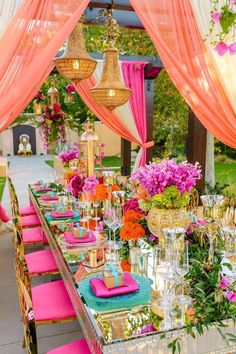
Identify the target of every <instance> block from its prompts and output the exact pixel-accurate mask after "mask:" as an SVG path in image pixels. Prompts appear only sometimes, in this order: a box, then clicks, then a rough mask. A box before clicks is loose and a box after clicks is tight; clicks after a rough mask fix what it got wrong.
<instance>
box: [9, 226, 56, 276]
mask: <svg viewBox="0 0 236 354" xmlns="http://www.w3.org/2000/svg"><path fill="white" fill-rule="evenodd" d="M15 232H16V235H15V251H16V257H18V256H20V257H24V259H25V261H26V264H27V267H28V272H29V276H30V277H35V276H41V275H49V274H50V275H51V274H57V273H58V272H59V270H58V267H57V264H56V261H55V259H54V256H53V253H52V251H51V250H50V249H45V250H41V251H36V252H32V253H28V254H25V249H26V247H27V246H28V245H43V244H44V235H43V231H42V229H41V228H40V227H38V228H37V227H35V228H32V229H22V227H21V225H18V227H16V228H15Z"/></svg>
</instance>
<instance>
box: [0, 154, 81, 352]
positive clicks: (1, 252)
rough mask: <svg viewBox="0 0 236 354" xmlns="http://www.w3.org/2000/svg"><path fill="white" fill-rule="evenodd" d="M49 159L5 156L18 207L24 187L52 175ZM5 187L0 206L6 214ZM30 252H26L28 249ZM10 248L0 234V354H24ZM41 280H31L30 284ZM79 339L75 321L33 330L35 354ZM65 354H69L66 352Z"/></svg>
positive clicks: (8, 240) (24, 201)
mask: <svg viewBox="0 0 236 354" xmlns="http://www.w3.org/2000/svg"><path fill="white" fill-rule="evenodd" d="M48 159H49V156H45V155H44V156H33V157H27V158H23V157H9V161H10V167H9V175H10V177H11V178H12V180H13V183H14V185H15V188H16V192H17V195H18V198H19V203H20V205H21V206H25V205H27V204H28V192H27V185H28V183H31V182H33V181H35V180H38V179H41V178H48V177H52V176H53V169H52V168H51V167H50V166H48V165H47V164H46V163H45V162H44V161H45V160H48ZM7 187H8V186H7V185H6V187H5V191H4V195H3V200H2V204H3V206H4V207H5V208H6V209H7V211H8V213H9V215H11V214H10V203H9V195H8V188H7ZM29 251H30V250H29ZM13 261H14V249H13V244H12V233H7V234H0V354H24V353H26V351H25V350H24V349H23V348H22V340H23V329H22V324H21V319H20V308H19V303H18V294H17V287H16V281H15V273H14V268H13ZM43 280H45V279H35V280H33V282H32V285H33V286H34V285H35V284H38V283H39V281H43ZM80 337H82V333H81V331H80V327H79V323H78V322H77V321H75V322H72V323H67V324H59V325H51V326H49V325H47V326H39V327H38V328H37V338H38V349H39V354H45V353H46V352H47V351H49V350H51V349H53V348H55V347H57V346H60V345H63V344H65V343H68V342H70V341H72V340H75V339H78V338H80ZM68 354H69V353H68Z"/></svg>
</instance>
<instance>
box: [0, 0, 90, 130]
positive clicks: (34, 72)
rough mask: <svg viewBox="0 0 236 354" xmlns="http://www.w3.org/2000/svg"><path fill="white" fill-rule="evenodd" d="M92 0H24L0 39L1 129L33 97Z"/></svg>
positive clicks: (5, 126)
mask: <svg viewBox="0 0 236 354" xmlns="http://www.w3.org/2000/svg"><path fill="white" fill-rule="evenodd" d="M88 3H89V0H70V1H65V0H50V1H42V0H34V1H32V0H24V2H23V4H22V5H21V7H20V9H19V10H18V11H17V13H16V15H15V17H14V18H13V20H12V22H11V23H10V25H9V27H8V29H7V31H6V32H5V34H4V36H3V37H2V38H1V40H0V53H1V63H0V102H1V104H0V131H2V130H4V129H5V128H7V127H8V126H9V125H10V124H11V123H12V122H13V121H14V120H15V118H16V117H17V116H18V115H19V114H20V113H21V112H22V111H23V110H24V108H25V107H26V106H27V105H28V104H29V102H30V101H31V100H32V99H33V97H34V95H35V94H36V92H37V91H38V90H39V88H40V87H41V86H42V84H43V82H44V81H45V79H46V77H47V76H48V75H49V73H50V71H51V69H52V68H53V59H54V57H55V55H56V53H57V52H58V50H59V49H60V47H61V46H62V44H63V43H64V42H65V40H66V38H67V37H68V36H69V34H70V32H71V31H72V29H73V27H74V26H75V24H76V23H77V21H78V20H79V18H80V17H81V15H82V13H83V12H84V10H85V8H86V6H87V5H88Z"/></svg>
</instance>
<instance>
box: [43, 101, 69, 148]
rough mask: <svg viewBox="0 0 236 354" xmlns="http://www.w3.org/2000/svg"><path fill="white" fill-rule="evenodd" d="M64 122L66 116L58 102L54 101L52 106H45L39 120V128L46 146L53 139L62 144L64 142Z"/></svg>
mask: <svg viewBox="0 0 236 354" xmlns="http://www.w3.org/2000/svg"><path fill="white" fill-rule="evenodd" d="M65 123H66V116H65V113H64V112H63V111H62V109H61V106H60V104H59V103H54V104H53V107H52V108H50V107H49V106H46V107H45V111H44V114H43V116H42V118H41V120H40V121H39V128H40V135H41V138H42V140H43V143H44V146H45V147H46V148H48V146H49V144H50V143H53V142H55V141H57V142H61V143H62V144H64V143H65V142H66V133H65Z"/></svg>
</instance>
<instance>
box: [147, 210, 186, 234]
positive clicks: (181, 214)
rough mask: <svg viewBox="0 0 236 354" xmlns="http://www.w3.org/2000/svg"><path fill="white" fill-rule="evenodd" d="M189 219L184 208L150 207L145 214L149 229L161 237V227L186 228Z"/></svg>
mask: <svg viewBox="0 0 236 354" xmlns="http://www.w3.org/2000/svg"><path fill="white" fill-rule="evenodd" d="M190 222H191V220H190V218H189V215H188V212H187V210H186V209H158V208H155V207H154V208H152V209H151V210H150V211H149V213H148V216H147V225H148V228H149V231H150V232H151V233H152V234H153V235H155V236H158V237H159V238H160V239H161V238H163V236H164V235H163V231H162V230H163V229H165V228H176V227H183V228H186V229H187V228H188V226H189V224H190Z"/></svg>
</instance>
